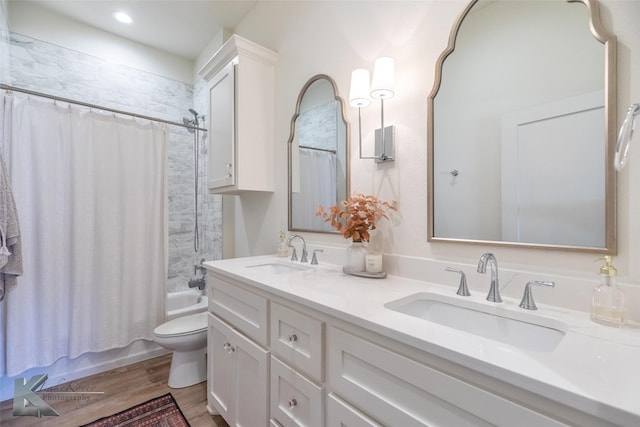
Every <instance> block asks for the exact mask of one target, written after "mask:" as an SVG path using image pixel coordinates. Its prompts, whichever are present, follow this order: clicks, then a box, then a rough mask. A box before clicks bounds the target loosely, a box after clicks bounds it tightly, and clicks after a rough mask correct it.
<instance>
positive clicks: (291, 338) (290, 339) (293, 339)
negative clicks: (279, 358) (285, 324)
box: [289, 334, 298, 342]
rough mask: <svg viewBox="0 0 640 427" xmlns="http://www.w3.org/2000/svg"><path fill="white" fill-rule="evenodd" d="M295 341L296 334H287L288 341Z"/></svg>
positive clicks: (296, 339) (296, 338)
mask: <svg viewBox="0 0 640 427" xmlns="http://www.w3.org/2000/svg"><path fill="white" fill-rule="evenodd" d="M296 341H298V336H297V335H296V334H291V335H289V342H296Z"/></svg>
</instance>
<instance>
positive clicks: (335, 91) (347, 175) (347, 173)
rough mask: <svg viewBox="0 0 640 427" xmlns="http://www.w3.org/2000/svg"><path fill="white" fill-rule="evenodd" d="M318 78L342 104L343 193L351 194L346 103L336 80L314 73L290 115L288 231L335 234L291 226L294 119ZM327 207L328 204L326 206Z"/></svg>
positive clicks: (335, 232)
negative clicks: (344, 188) (343, 136)
mask: <svg viewBox="0 0 640 427" xmlns="http://www.w3.org/2000/svg"><path fill="white" fill-rule="evenodd" d="M318 80H327V81H328V82H329V83H331V87H332V88H333V95H334V98H333V99H334V100H336V101H338V102H339V103H340V105H341V106H342V114H341V116H340V118H341V119H342V121H343V123H344V125H345V134H346V135H345V149H346V153H345V158H346V162H345V163H346V164H345V178H346V182H345V184H346V192H345V194H346V195H347V197H349V195H350V194H351V124H350V123H349V121H348V120H347V116H346V112H347V111H346V110H347V109H346V105H345V102H344V99H342V97H340V95H339V94H338V86H337V85H336V82H335V81H334V80H333V79H332V78H331V77H330V76H329V75H327V74H316V75H315V76H313V77H311V78H310V79H309V80H307V82H306V83H305V84H304V86H302V89H301V90H300V93H299V94H298V100H297V101H296V111H295V113H294V114H293V117H291V125H290V131H289V141H288V142H287V199H288V209H287V210H288V215H287V216H288V218H287V220H288V225H287V226H288V230H289V231H304V232H309V233H323V234H337V233H339V232H338V231H337V230H336V231H325V230H308V229H304V228H293V227H292V200H291V199H292V182H291V179H292V176H291V158H292V155H293V152H292V145H293V139H294V137H295V132H296V120H297V119H298V116H300V105H301V104H302V98H303V97H304V95H305V93H306V92H307V89H309V86H311V85H312V84H313V83H315V82H316V81H318ZM327 207H328V206H327Z"/></svg>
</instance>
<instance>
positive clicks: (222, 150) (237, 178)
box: [199, 35, 277, 194]
mask: <svg viewBox="0 0 640 427" xmlns="http://www.w3.org/2000/svg"><path fill="white" fill-rule="evenodd" d="M276 58H277V54H276V53H274V52H272V51H270V50H268V49H266V48H264V47H262V46H259V45H257V44H255V43H253V42H251V41H249V40H246V39H244V38H242V37H239V36H237V35H233V36H231V37H230V38H229V40H228V41H227V42H226V43H225V44H224V45H223V46H222V47H221V48H220V49H219V50H218V51H217V52H216V53H215V54H214V55H213V57H212V58H211V59H210V60H209V62H208V63H207V64H206V65H205V66H204V67H203V68H202V69H201V70H200V72H199V74H200V75H201V76H202V77H203V78H204V79H205V80H206V81H207V88H208V92H209V115H208V116H207V120H206V123H207V126H208V130H209V132H208V134H207V141H208V157H207V161H208V168H207V186H208V188H209V191H210V192H211V193H220V194H240V193H242V192H245V191H273V157H274V154H273V153H274V138H275V135H274V92H275V81H274V67H275V62H276Z"/></svg>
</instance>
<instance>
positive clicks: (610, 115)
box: [427, 0, 617, 255]
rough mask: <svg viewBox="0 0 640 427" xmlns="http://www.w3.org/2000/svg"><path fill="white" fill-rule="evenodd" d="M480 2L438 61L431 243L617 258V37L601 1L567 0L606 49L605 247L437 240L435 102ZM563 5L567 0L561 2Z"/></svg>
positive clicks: (430, 130)
mask: <svg viewBox="0 0 640 427" xmlns="http://www.w3.org/2000/svg"><path fill="white" fill-rule="evenodd" d="M478 1H479V0H471V2H470V3H469V4H468V5H467V6H466V7H465V9H464V10H463V11H462V13H461V14H460V15H459V16H458V18H457V19H456V21H455V23H454V24H453V27H452V29H451V33H450V34H449V41H448V45H447V48H446V49H445V50H444V51H443V52H442V53H441V54H440V56H439V57H438V60H437V61H436V71H435V78H434V85H433V89H432V90H431V93H430V94H429V96H428V98H427V159H428V160H427V171H428V172H427V200H428V207H427V211H428V212H427V215H428V217H427V233H428V235H427V241H428V242H449V243H465V244H475V245H495V246H506V247H517V248H542V249H554V250H563V251H573V252H590V253H601V254H610V255H615V254H616V251H617V235H616V174H615V170H614V168H613V159H614V157H615V146H616V131H617V122H616V90H617V88H616V37H615V36H614V35H612V34H610V33H609V32H607V31H606V30H605V28H604V27H603V25H602V23H601V21H600V9H599V4H598V1H597V0H565V1H566V2H567V3H583V4H584V5H585V6H586V7H587V11H588V15H589V27H590V30H591V34H592V35H593V37H594V38H595V39H596V40H597V41H599V42H600V43H602V44H603V45H604V50H605V52H604V56H605V58H604V59H605V64H604V65H605V74H604V79H605V81H604V86H605V87H604V93H605V106H604V110H605V144H606V150H605V159H604V161H605V242H604V244H605V246H604V247H589V246H571V245H551V244H538V243H522V242H509V241H498V240H495V241H493V240H471V239H454V238H445V237H436V236H435V235H434V232H435V224H434V208H435V207H434V175H433V174H434V171H435V165H434V114H433V106H434V100H435V97H436V95H437V94H438V91H439V89H440V84H441V81H442V67H443V65H444V61H445V59H447V57H448V56H449V55H450V54H451V53H452V52H453V51H454V49H455V43H456V38H457V35H458V30H459V29H460V26H461V25H462V21H463V20H464V18H465V17H466V16H467V14H468V13H469V11H470V10H471V8H472V7H473V6H474V5H475V4H476V3H477V2H478ZM558 1H563V0H558Z"/></svg>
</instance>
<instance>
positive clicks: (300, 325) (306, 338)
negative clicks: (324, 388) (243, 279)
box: [271, 302, 324, 382]
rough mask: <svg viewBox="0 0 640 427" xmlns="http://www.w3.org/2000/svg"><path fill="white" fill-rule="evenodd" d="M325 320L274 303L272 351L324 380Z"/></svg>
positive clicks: (291, 363) (272, 310) (272, 307)
mask: <svg viewBox="0 0 640 427" xmlns="http://www.w3.org/2000/svg"><path fill="white" fill-rule="evenodd" d="M323 342H324V323H323V322H321V321H320V320H317V319H314V318H312V317H309V316H307V315H306V314H302V313H300V312H298V311H295V310H292V309H290V308H288V307H285V306H283V305H280V304H278V303H274V302H272V303H271V351H273V352H274V353H276V354H277V355H278V356H279V357H280V358H281V359H282V360H284V361H285V362H287V363H289V364H290V365H292V366H294V367H295V368H297V369H299V370H301V371H303V372H304V373H305V374H307V375H309V376H311V377H312V378H313V379H315V380H317V381H320V382H322V380H323V379H324V372H323V365H324V364H323V354H324V352H323Z"/></svg>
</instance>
